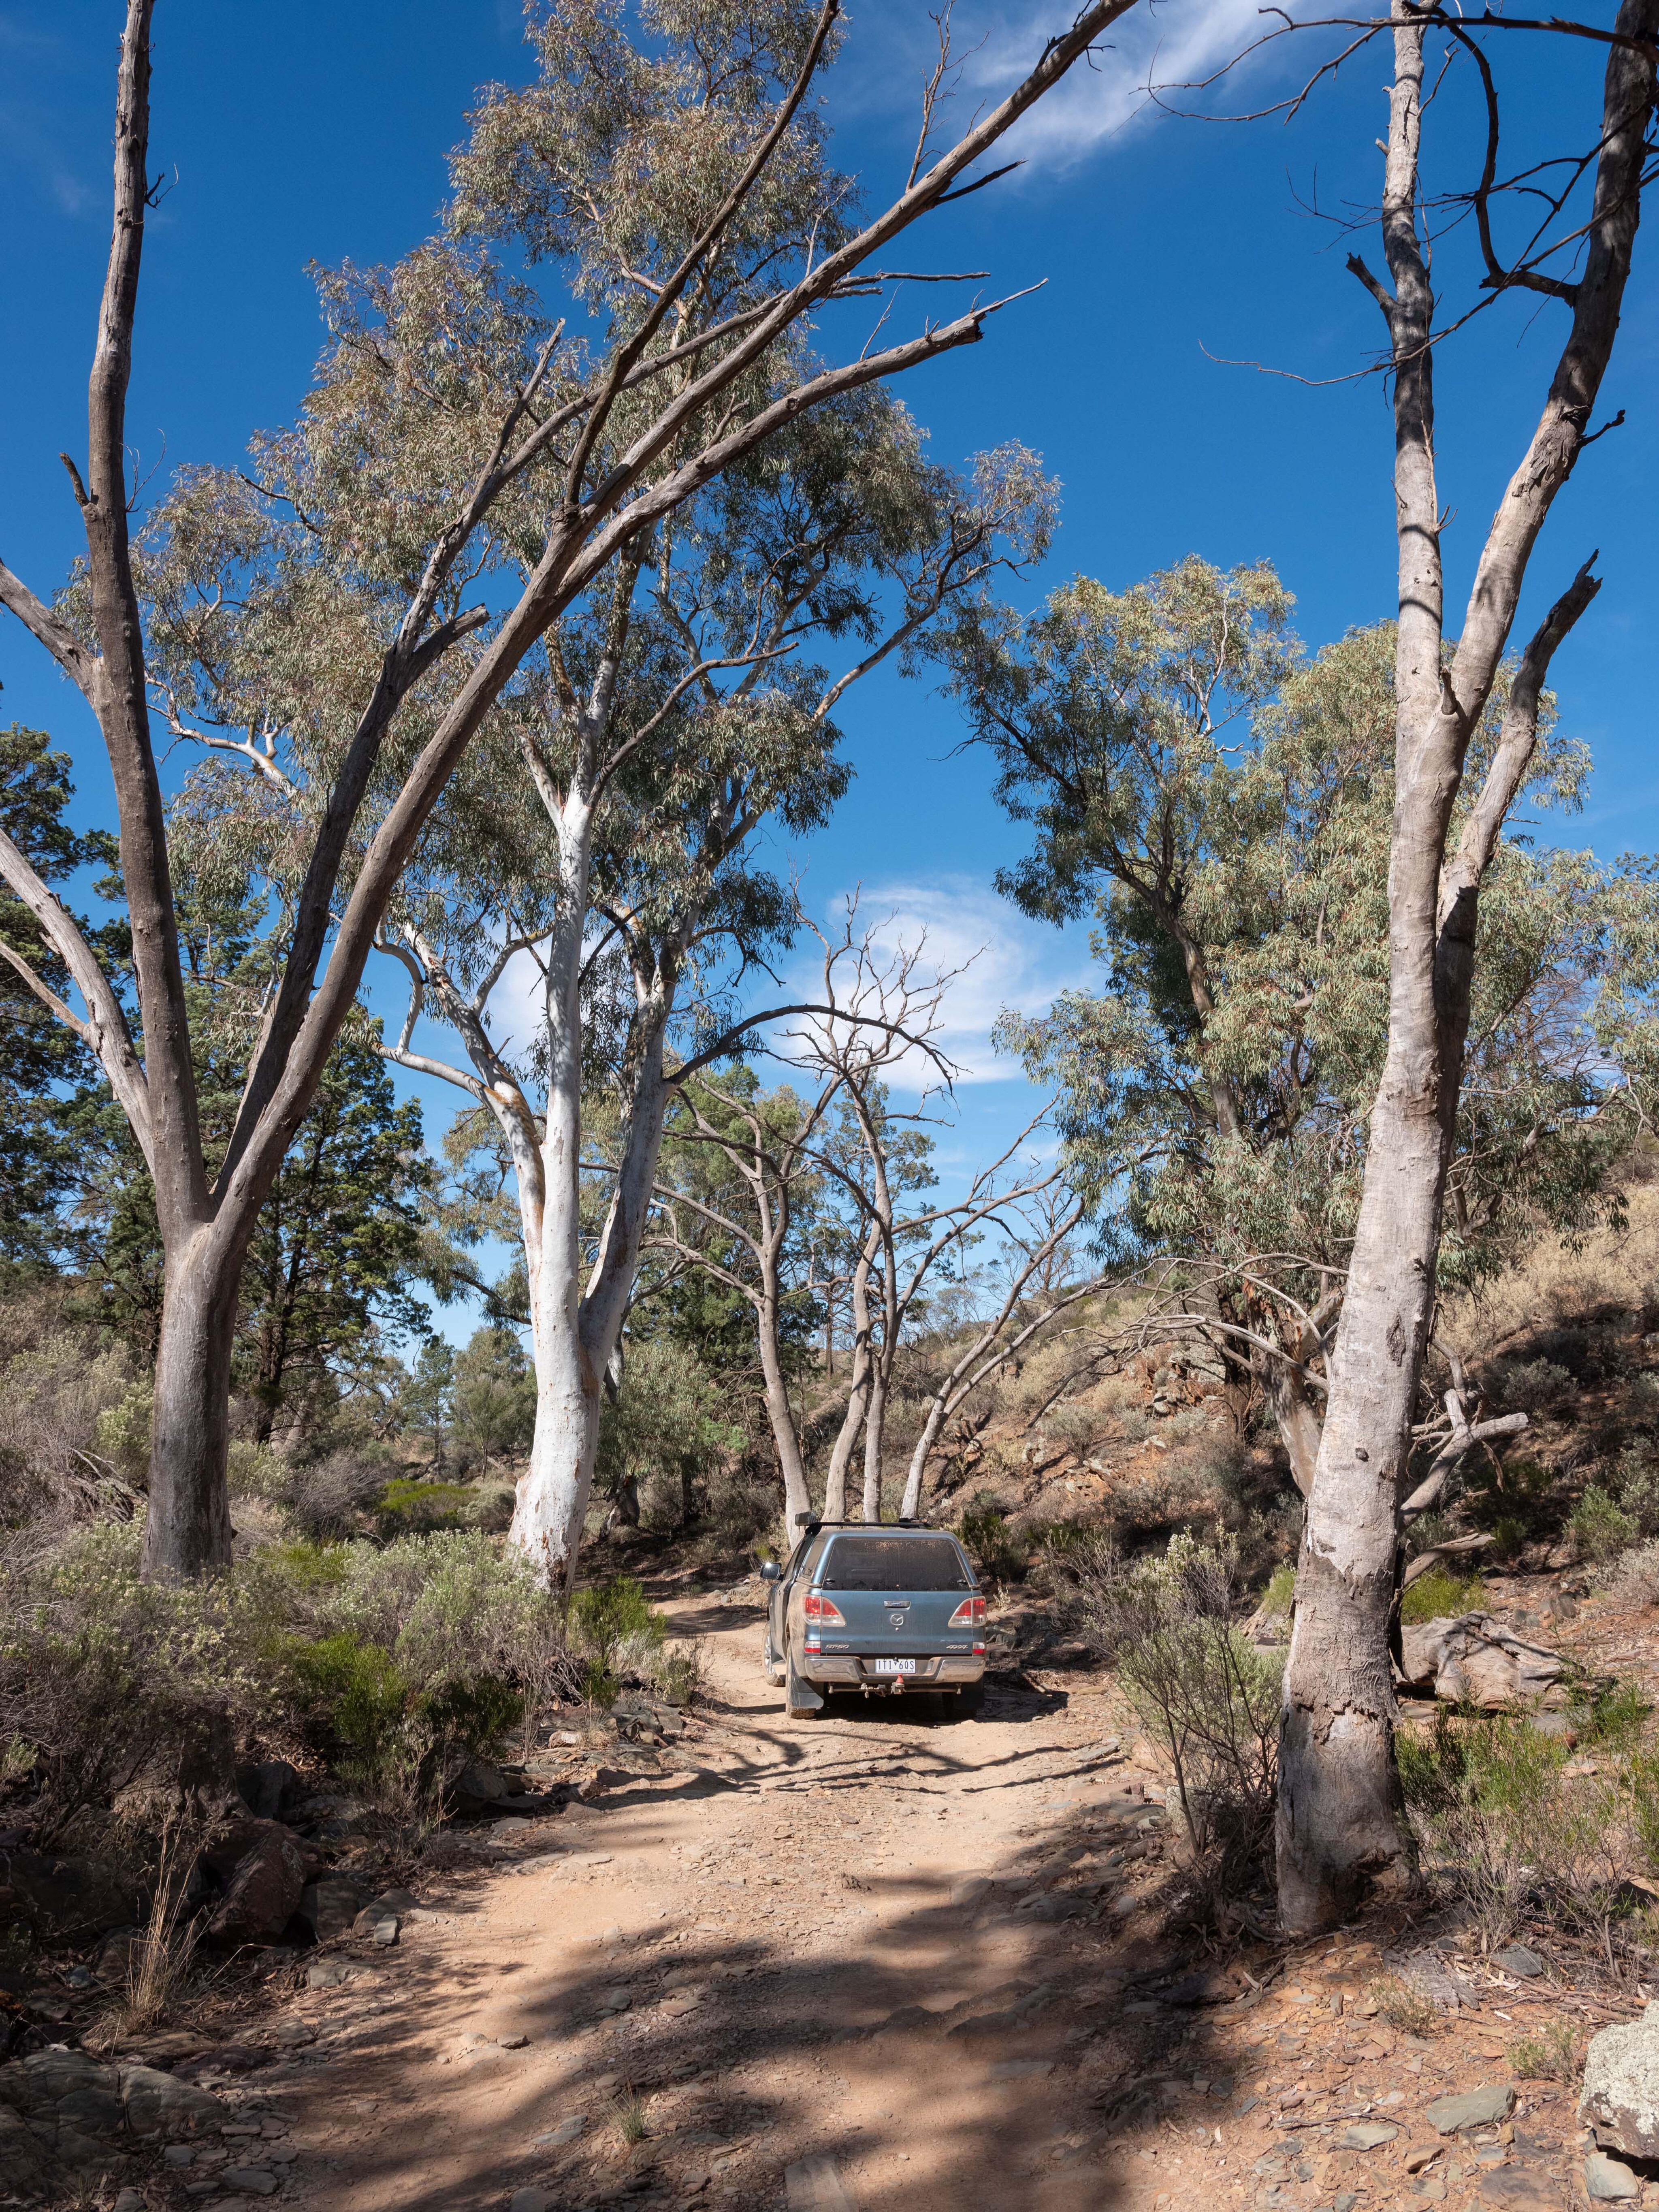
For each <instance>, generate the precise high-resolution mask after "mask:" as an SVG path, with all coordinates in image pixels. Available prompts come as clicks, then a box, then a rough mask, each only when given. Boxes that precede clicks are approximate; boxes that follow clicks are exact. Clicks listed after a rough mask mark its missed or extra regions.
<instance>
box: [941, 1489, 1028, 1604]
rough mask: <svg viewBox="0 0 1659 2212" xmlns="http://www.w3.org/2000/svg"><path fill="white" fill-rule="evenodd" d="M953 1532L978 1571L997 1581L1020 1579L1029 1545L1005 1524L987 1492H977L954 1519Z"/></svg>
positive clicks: (1000, 1511)
mask: <svg viewBox="0 0 1659 2212" xmlns="http://www.w3.org/2000/svg"><path fill="white" fill-rule="evenodd" d="M957 1534H959V1535H960V1536H961V1538H962V1541H963V1543H964V1544H965V1545H966V1546H967V1547H968V1551H969V1554H970V1555H971V1557H972V1558H973V1559H974V1560H975V1563H976V1564H977V1565H978V1566H979V1568H980V1571H981V1573H983V1574H987V1575H989V1576H991V1577H993V1578H994V1580H995V1581H997V1582H1006V1583H1011V1582H1021V1581H1023V1580H1024V1576H1025V1568H1026V1559H1027V1553H1028V1550H1029V1546H1028V1544H1027V1542H1026V1541H1025V1539H1024V1538H1023V1537H1020V1536H1017V1535H1016V1534H1015V1533H1014V1531H1013V1530H1012V1528H1010V1527H1009V1526H1008V1522H1007V1520H1006V1517H1005V1516H1004V1515H1003V1512H1002V1510H1001V1508H1000V1506H998V1505H997V1504H996V1503H995V1501H994V1499H993V1498H991V1496H990V1495H989V1493H988V1492H983V1491H981V1493H980V1495H979V1497H978V1498H976V1499H975V1502H974V1504H972V1505H970V1506H969V1508H968V1510H967V1511H966V1512H965V1513H964V1514H963V1516H962V1518H961V1520H960V1521H959V1522H957Z"/></svg>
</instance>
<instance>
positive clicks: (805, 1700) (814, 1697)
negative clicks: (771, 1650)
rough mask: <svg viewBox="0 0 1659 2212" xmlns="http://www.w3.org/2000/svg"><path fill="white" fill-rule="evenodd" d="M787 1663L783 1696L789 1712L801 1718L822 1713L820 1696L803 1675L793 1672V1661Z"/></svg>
mask: <svg viewBox="0 0 1659 2212" xmlns="http://www.w3.org/2000/svg"><path fill="white" fill-rule="evenodd" d="M787 1668H788V1674H787V1690H786V1692H785V1695H786V1697H787V1702H788V1706H789V1710H790V1711H791V1712H792V1713H795V1714H799V1716H800V1717H802V1718H805V1717H808V1716H809V1715H811V1714H813V1713H821V1712H822V1711H823V1696H822V1694H821V1693H820V1692H818V1691H817V1690H815V1689H814V1688H813V1687H812V1685H811V1683H810V1682H809V1681H808V1680H806V1679H805V1676H804V1675H801V1674H797V1673H796V1672H795V1662H794V1661H793V1659H791V1660H789V1661H788V1662H787Z"/></svg>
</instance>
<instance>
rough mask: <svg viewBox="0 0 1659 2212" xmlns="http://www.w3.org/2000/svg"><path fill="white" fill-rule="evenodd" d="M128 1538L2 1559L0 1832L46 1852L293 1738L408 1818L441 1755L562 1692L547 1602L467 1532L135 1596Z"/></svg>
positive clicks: (568, 1674)
mask: <svg viewBox="0 0 1659 2212" xmlns="http://www.w3.org/2000/svg"><path fill="white" fill-rule="evenodd" d="M141 1534H142V1532H141V1530H140V1528H138V1526H137V1525H136V1524H130V1525H125V1526H112V1525H108V1524H104V1525H100V1526H98V1527H95V1528H88V1529H82V1530H80V1531H77V1532H76V1533H75V1534H73V1535H72V1536H71V1537H70V1539H69V1540H68V1541H65V1542H64V1544H63V1545H62V1546H61V1547H60V1548H59V1550H58V1552H57V1553H56V1554H54V1555H53V1556H52V1557H51V1558H49V1559H46V1560H43V1561H36V1562H33V1563H23V1564H19V1563H18V1562H17V1561H15V1559H14V1560H13V1561H11V1562H9V1563H0V1743H6V1744H9V1745H11V1746H13V1750H12V1752H11V1753H9V1755H8V1757H7V1759H6V1761H5V1765H4V1771H3V1773H0V1790H3V1791H4V1792H5V1807H4V1810H3V1813H0V1820H3V1821H4V1822H5V1824H7V1825H23V1826H27V1828H28V1829H29V1830H30V1832H32V1833H33V1834H35V1835H37V1836H39V1837H40V1838H41V1839H42V1840H43V1841H48V1842H50V1841H52V1840H54V1839H55V1838H58V1836H60V1835H61V1834H62V1833H63V1832H64V1830H65V1829H66V1828H67V1827H68V1826H70V1823H71V1822H72V1821H73V1820H74V1819H75V1818H76V1814H78V1813H79V1812H80V1811H81V1810H82V1809H83V1808H86V1807H88V1806H92V1805H108V1804H109V1803H110V1802H112V1799H113V1798H115V1797H116V1796H118V1795H119V1793H121V1792H122V1791H123V1790H128V1789H130V1788H131V1787H133V1786H134V1785H137V1784H143V1785H144V1786H145V1787H146V1788H149V1787H154V1788H155V1789H156V1790H159V1791H161V1792H163V1793H165V1792H168V1791H172V1792H175V1793H176V1791H177V1790H178V1788H179V1786H180V1784H181V1783H182V1782H184V1781H185V1780H188V1779H191V1778H193V1779H194V1780H195V1781H205V1780H208V1779H210V1778H214V1777H218V1778H223V1777H224V1776H225V1775H226V1774H227V1773H228V1770H229V1767H230V1765H232V1763H233V1761H234V1754H235V1752H236V1749H237V1747H239V1746H246V1745H248V1744H251V1743H257V1742H258V1741H261V1740H262V1738H265V1737H268V1736H269V1735H270V1733H271V1732H272V1731H273V1730H276V1731H281V1730H285V1729H289V1728H292V1727H294V1726H295V1725H300V1726H301V1727H303V1729H305V1732H306V1733H307V1735H309V1736H310V1737H311V1739H312V1741H313V1742H314V1743H315V1744H316V1745H317V1746H318V1747H319V1750H323V1751H325V1752H327V1753H329V1754H330V1755H331V1756H337V1757H338V1758H340V1759H342V1760H343V1762H344V1764H345V1765H346V1766H349V1769H350V1775H349V1778H350V1780H351V1782H352V1784H353V1786H354V1787H355V1788H357V1789H360V1790H363V1791H365V1792H367V1793H369V1794H373V1795H376V1796H380V1797H381V1798H382V1800H383V1802H386V1803H387V1804H388V1805H389V1806H391V1807H392V1808H393V1809H398V1810H406V1809H410V1808H412V1807H413V1806H414V1802H415V1799H416V1797H417V1796H420V1794H421V1793H422V1791H425V1790H428V1787H429V1786H430V1785H431V1784H432V1782H433V1778H434V1776H435V1772H436V1771H437V1769H438V1767H439V1766H441V1763H442V1760H443V1759H444V1758H446V1757H447V1755H448V1753H450V1752H451V1751H452V1750H456V1749H465V1750H469V1751H475V1750H476V1751H488V1750H492V1749H494V1748H495V1745H496V1744H497V1743H498V1741H500V1739H501V1736H502V1735H504V1734H505V1733H506V1731H507V1729H510V1728H512V1727H513V1725H515V1723H517V1722H518V1720H519V1719H520V1717H523V1715H524V1714H525V1713H526V1711H531V1712H534V1711H538V1710H539V1709H540V1708H541V1707H543V1706H544V1705H545V1704H546V1703H548V1702H549V1700H550V1699H551V1698H552V1697H554V1696H560V1697H563V1696H566V1695H569V1694H574V1691H575V1689H576V1686H577V1682H578V1670H577V1668H576V1667H575V1665H574V1662H573V1659H572V1656H571V1654H570V1651H569V1649H568V1643H567V1639H566V1635H565V1629H564V1623H563V1618H562V1610H561V1607H560V1605H559V1602H558V1601H557V1600H556V1598H554V1597H553V1596H552V1595H550V1593H549V1592H548V1591H546V1590H544V1589H541V1588H540V1587H539V1585H538V1583H536V1580H535V1578H534V1577H533V1576H532V1573H531V1572H530V1571H529V1568H528V1566H527V1565H526V1563H525V1562H524V1561H523V1560H521V1559H519V1558H517V1557H516V1555H508V1556H506V1557H503V1556H501V1553H500V1552H499V1550H498V1548H497V1547H496V1546H495V1544H493V1543H492V1541H490V1539H489V1538H488V1537H485V1536H483V1535H481V1534H477V1533H476V1532H472V1531H465V1532H456V1533H453V1534H429V1535H425V1536H410V1537H404V1538H400V1539H399V1540H398V1541H397V1542H395V1543H392V1544H388V1545H386V1547H384V1548H378V1547H375V1546H374V1545H372V1544H368V1543H365V1542H362V1541H353V1542H349V1543H337V1544H318V1543H314V1542H307V1541H296V1542H292V1543H285V1544H275V1545H268V1546H265V1547H262V1548H261V1549H259V1550H258V1551H256V1552H255V1553H252V1554H251V1555H250V1556H248V1557H247V1558H246V1559H239V1560H238V1561H237V1562H236V1564H235V1565H234V1568H233V1569H232V1571H230V1572H229V1573H228V1574H227V1575H225V1576H223V1577H218V1578H216V1579H215V1580H213V1581H210V1582H206V1583H193V1584H186V1585H184V1586H181V1587H173V1586H172V1585H168V1584H164V1583H144V1582H141V1581H140V1579H139V1576H138V1553H139V1545H140V1541H141Z"/></svg>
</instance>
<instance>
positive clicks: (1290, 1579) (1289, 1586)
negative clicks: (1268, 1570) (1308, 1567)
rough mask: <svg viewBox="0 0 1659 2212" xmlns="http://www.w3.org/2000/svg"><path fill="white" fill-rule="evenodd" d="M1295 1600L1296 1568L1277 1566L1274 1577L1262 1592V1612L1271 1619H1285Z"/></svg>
mask: <svg viewBox="0 0 1659 2212" xmlns="http://www.w3.org/2000/svg"><path fill="white" fill-rule="evenodd" d="M1295 1602H1296V1569H1295V1568H1294V1567H1292V1566H1283V1567H1275V1568H1274V1569H1273V1579H1272V1581H1271V1582H1270V1583H1268V1584H1267V1589H1266V1590H1265V1591H1264V1592H1263V1593H1262V1598H1261V1610H1262V1612H1263V1613H1266V1614H1267V1617H1268V1619H1269V1620H1285V1619H1288V1617H1289V1615H1290V1610H1291V1606H1292V1605H1294V1604H1295Z"/></svg>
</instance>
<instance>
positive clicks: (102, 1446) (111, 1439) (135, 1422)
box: [94, 1376, 155, 1482]
mask: <svg viewBox="0 0 1659 2212" xmlns="http://www.w3.org/2000/svg"><path fill="white" fill-rule="evenodd" d="M154 1417H155V1386H154V1384H153V1383H151V1382H150V1380H149V1377H148V1376H146V1378H145V1379H144V1380H143V1382H142V1383H131V1384H130V1385H129V1386H128V1388H127V1389H126V1391H125V1394H124V1395H123V1396H122V1398H121V1400H120V1401H119V1403H118V1404H117V1405H113V1406H110V1407H106V1409H105V1411H104V1412H103V1413H100V1415H99V1416H98V1420H97V1425H96V1428H95V1431H94V1433H95V1435H96V1437H97V1439H98V1449H99V1450H100V1452H101V1453H102V1454H103V1455H104V1457H105V1458H106V1460H108V1461H109V1462H110V1463H111V1465H112V1466H113V1467H115V1468H118V1470H119V1471H120V1473H121V1474H125V1476H127V1477H128V1479H129V1480H131V1481H133V1482H138V1481H142V1480H143V1478H144V1477H145V1476H146V1475H147V1474H149V1431H150V1422H151V1420H152V1419H154Z"/></svg>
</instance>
